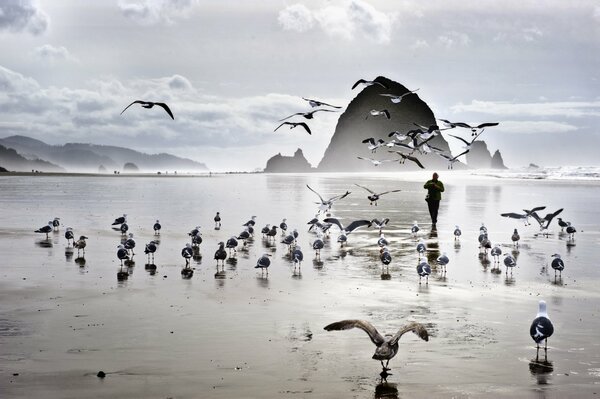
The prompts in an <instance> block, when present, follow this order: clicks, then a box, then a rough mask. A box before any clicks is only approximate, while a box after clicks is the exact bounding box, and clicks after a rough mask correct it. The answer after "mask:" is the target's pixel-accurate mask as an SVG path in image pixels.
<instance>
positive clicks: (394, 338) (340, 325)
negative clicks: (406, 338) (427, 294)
mask: <svg viewBox="0 0 600 399" xmlns="http://www.w3.org/2000/svg"><path fill="white" fill-rule="evenodd" d="M351 328H360V329H361V330H363V331H364V332H366V333H367V334H368V335H369V338H371V342H373V343H374V344H375V346H376V347H377V349H375V353H374V354H373V359H375V360H379V361H380V362H381V367H383V372H384V374H385V375H388V374H387V373H385V372H386V371H388V370H390V369H389V368H388V367H387V366H388V364H389V363H390V359H392V358H393V357H394V356H396V354H397V353H398V341H399V340H400V338H401V337H402V336H403V335H404V334H405V333H407V332H409V331H412V332H414V333H415V334H417V335H418V336H419V338H421V339H422V340H423V341H429V333H428V332H427V329H426V328H425V326H423V325H422V324H420V323H416V322H412V323H409V324H406V325H405V326H403V327H402V328H400V330H398V332H397V333H396V334H394V335H392V334H386V335H385V336H382V335H381V334H380V333H379V332H378V331H377V329H376V328H375V327H374V326H373V325H372V324H371V323H369V322H368V321H364V320H342V321H338V322H336V323H331V324H329V325H327V326H325V327H324V329H325V330H326V331H340V330H349V329H351ZM384 360H385V361H386V363H385V365H384V364H383V361H384ZM384 374H382V376H383V375H384Z"/></svg>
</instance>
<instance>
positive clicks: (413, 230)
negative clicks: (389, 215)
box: [410, 220, 419, 237]
mask: <svg viewBox="0 0 600 399" xmlns="http://www.w3.org/2000/svg"><path fill="white" fill-rule="evenodd" d="M410 232H411V233H412V234H413V235H414V236H415V237H416V236H417V233H418V232H419V224H418V223H417V221H416V220H415V221H414V223H413V225H412V227H411V229H410Z"/></svg>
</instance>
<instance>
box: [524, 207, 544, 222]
mask: <svg viewBox="0 0 600 399" xmlns="http://www.w3.org/2000/svg"><path fill="white" fill-rule="evenodd" d="M523 210H524V211H525V212H529V211H527V210H525V209H523ZM529 216H531V217H532V218H534V219H535V221H536V222H538V223H539V225H540V226H542V225H543V224H544V222H543V221H542V219H541V218H540V215H538V214H537V212H535V211H531V212H529Z"/></svg>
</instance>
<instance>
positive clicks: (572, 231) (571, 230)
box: [567, 222, 577, 240]
mask: <svg viewBox="0 0 600 399" xmlns="http://www.w3.org/2000/svg"><path fill="white" fill-rule="evenodd" d="M568 223H569V225H568V226H567V234H569V240H574V239H575V233H577V230H576V229H575V227H573V226H571V222H568Z"/></svg>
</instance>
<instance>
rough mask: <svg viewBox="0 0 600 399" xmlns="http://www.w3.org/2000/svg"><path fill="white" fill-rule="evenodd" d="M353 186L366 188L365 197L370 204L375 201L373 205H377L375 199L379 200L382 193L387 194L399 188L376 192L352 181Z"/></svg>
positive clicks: (395, 191)
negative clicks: (366, 194)
mask: <svg viewBox="0 0 600 399" xmlns="http://www.w3.org/2000/svg"><path fill="white" fill-rule="evenodd" d="M354 185H355V186H357V187H360V188H362V189H363V190H366V191H367V192H368V193H369V195H368V196H367V199H368V200H369V201H370V202H371V205H373V203H375V206H377V201H378V200H379V197H381V196H382V195H384V194H389V193H397V192H398V191H401V190H390V191H384V192H382V193H376V192H375V191H373V190H371V189H369V188H367V187H365V186H361V185H360V184H356V183H354Z"/></svg>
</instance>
